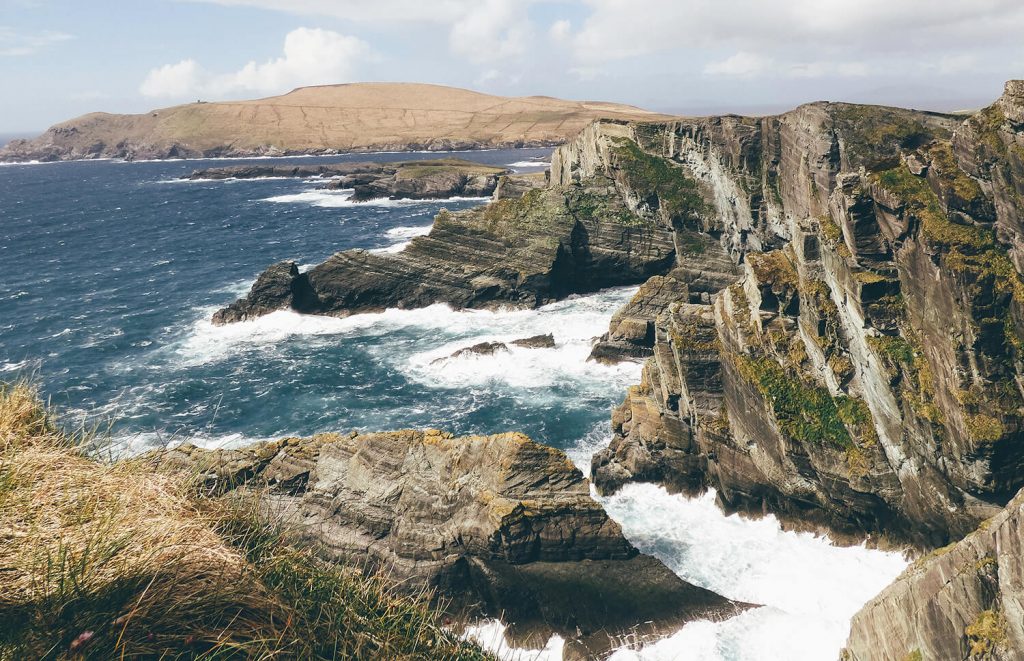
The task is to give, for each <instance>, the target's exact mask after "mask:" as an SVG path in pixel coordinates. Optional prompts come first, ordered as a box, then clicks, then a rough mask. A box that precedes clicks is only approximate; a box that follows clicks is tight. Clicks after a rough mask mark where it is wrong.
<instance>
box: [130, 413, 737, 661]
mask: <svg viewBox="0 0 1024 661" xmlns="http://www.w3.org/2000/svg"><path fill="white" fill-rule="evenodd" d="M140 461H145V462H149V463H151V464H153V465H155V466H156V467H157V468H158V469H160V470H164V471H186V472H191V473H196V474H198V476H199V480H200V484H202V485H204V486H205V488H207V489H208V490H210V492H212V493H226V492H229V491H232V490H238V489H245V490H250V491H252V492H254V493H257V494H259V497H260V498H261V502H262V503H263V505H264V506H265V508H266V509H267V511H269V512H271V513H272V514H273V515H274V516H275V517H276V518H277V519H278V520H280V521H281V522H282V523H283V524H285V525H286V526H287V528H288V529H289V530H291V531H292V533H293V534H294V535H296V536H297V538H298V539H299V540H301V541H303V542H304V543H306V544H309V545H310V546H311V547H313V548H316V549H321V550H322V553H323V555H324V557H325V558H327V559H332V560H338V561H344V562H346V563H350V564H351V563H354V564H356V565H359V566H365V567H366V568H367V569H368V570H374V569H378V568H380V569H384V570H386V571H387V572H388V573H389V574H390V575H391V576H393V577H394V578H395V579H396V581H398V582H399V584H400V585H401V586H402V587H403V588H404V589H409V590H413V591H416V590H421V589H423V588H430V589H435V590H438V591H439V592H440V594H441V595H442V596H443V597H444V598H446V599H450V600H451V602H450V604H449V609H450V610H451V611H452V612H453V614H457V615H462V616H464V617H478V616H482V615H489V616H502V617H503V618H504V619H505V620H506V621H508V622H511V623H512V624H513V630H514V631H515V632H516V634H517V636H518V637H519V639H520V640H526V639H528V638H529V637H530V635H532V634H536V635H537V636H539V639H545V638H546V635H547V634H550V633H551V632H552V631H554V632H558V633H560V634H562V635H563V636H566V637H567V638H568V639H570V640H572V641H574V645H575V646H576V647H577V648H578V651H581V652H582V653H584V654H585V655H586V656H596V655H599V654H600V653H602V652H604V651H606V650H608V649H609V647H610V646H611V645H613V640H615V637H617V636H621V635H624V634H626V633H629V632H634V633H636V634H637V635H639V636H641V637H643V636H649V635H654V634H656V633H658V632H662V631H670V630H674V629H675V628H678V627H679V626H680V625H681V623H683V622H685V621H688V620H692V619H696V618H719V617H725V616H728V615H731V614H734V613H736V612H737V611H738V609H740V608H742V605H739V604H735V603H733V602H730V601H729V600H727V599H725V598H723V597H721V596H719V595H716V594H714V593H712V592H709V591H707V590H704V589H701V588H698V587H695V586H693V585H690V584H688V583H686V582H684V581H682V580H681V579H680V578H679V577H677V576H676V575H675V574H674V573H672V572H671V571H670V570H669V569H668V568H667V567H665V566H664V565H663V564H662V563H661V562H660V561H658V560H656V559H654V558H652V557H650V556H647V555H643V554H641V553H639V552H638V551H637V549H636V548H635V547H633V545H632V544H630V543H629V542H628V541H627V540H626V539H625V538H624V537H623V535H622V531H621V529H620V528H619V525H618V524H617V523H615V522H614V521H613V520H611V519H610V518H609V517H608V515H607V514H606V513H605V511H604V510H603V509H602V507H601V506H600V505H599V504H598V503H597V502H595V501H594V500H593V499H592V498H591V497H590V494H589V485H588V482H587V480H586V478H585V477H584V476H583V475H582V473H580V471H579V470H577V469H576V467H575V466H573V465H572V462H570V461H569V459H568V458H567V457H566V456H565V455H564V454H563V453H562V452H560V451H558V450H554V449H551V448H548V447H545V446H542V445H539V444H537V443H534V442H533V441H531V440H530V439H529V438H527V437H526V436H523V435H522V434H499V435H495V436H469V437H462V438H454V437H452V435H451V434H445V433H442V432H438V431H400V432H385V433H371V434H355V433H353V434H350V435H338V434H323V435H319V436H314V437H312V438H307V439H297V438H287V439H283V440H280V441H273V442H268V443H261V444H257V445H254V446H250V447H247V448H242V449H238V450H202V449H199V448H197V447H194V446H191V445H184V446H180V447H178V448H175V449H172V450H160V451H156V452H152V453H149V454H148V455H144V456H143V457H142V458H141V459H140Z"/></svg>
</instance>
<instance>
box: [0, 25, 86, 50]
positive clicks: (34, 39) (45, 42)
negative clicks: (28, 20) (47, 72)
mask: <svg viewBox="0 0 1024 661" xmlns="http://www.w3.org/2000/svg"><path fill="white" fill-rule="evenodd" d="M69 39H74V37H73V36H72V35H70V34H66V33H64V32H55V31H53V30H43V31H41V32H19V31H17V30H15V29H14V28H11V27H7V26H3V25H0V56H6V57H15V56H21V55H32V54H33V53H37V52H39V51H41V50H43V49H44V48H46V47H48V46H52V45H53V44H58V43H60V42H62V41H68V40H69Z"/></svg>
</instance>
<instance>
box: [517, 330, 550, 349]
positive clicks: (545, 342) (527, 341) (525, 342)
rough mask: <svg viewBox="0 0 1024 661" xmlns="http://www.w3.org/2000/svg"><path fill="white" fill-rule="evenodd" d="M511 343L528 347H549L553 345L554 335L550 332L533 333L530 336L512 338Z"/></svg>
mask: <svg viewBox="0 0 1024 661" xmlns="http://www.w3.org/2000/svg"><path fill="white" fill-rule="evenodd" d="M512 344H514V345H515V346H517V347H526V348H528V349H551V348H552V347H554V346H555V336H554V335H552V334H551V333H546V334H543V335H533V336H532V337H524V338H522V339H520V340H512Z"/></svg>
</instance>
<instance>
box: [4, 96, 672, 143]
mask: <svg viewBox="0 0 1024 661" xmlns="http://www.w3.org/2000/svg"><path fill="white" fill-rule="evenodd" d="M663 117H664V116H663V115H659V114H656V113H651V112H648V111H645V110H641V109H639V108H635V107H633V106H626V105H619V104H614V103H602V102H590V101H565V100H562V99H555V98H551V97H546V96H530V97H501V96H491V95H488V94H481V93H479V92H472V91H469V90H463V89H458V88H453V87H444V86H441V85H423V84H417V83H352V84H348V85H325V86H319V87H302V88H299V89H296V90H293V91H292V92H289V93H288V94H284V95H282V96H274V97H270V98H266V99H257V100H254V101H225V102H216V103H203V102H197V103H189V104H186V105H180V106H174V107H171V108H163V109H160V110H154V111H152V112H149V113H145V114H139V115H115V114H110V113H90V114H88V115H83V116H81V117H78V118H76V119H72V120H69V121H67V122H63V123H60V124H57V125H55V126H52V127H51V128H50V129H48V130H47V131H46V132H45V133H43V134H42V135H41V136H39V137H38V138H34V139H31V140H15V141H13V142H12V143H10V144H8V145H7V146H6V147H4V148H3V149H0V161H27V160H41V161H54V160H75V159H90V158H136V159H152V158H195V157H210V156H258V155H287V154H324V153H338V152H360V151H414V150H438V151H440V150H448V149H474V148H488V147H515V146H543V145H552V144H557V143H561V142H564V141H565V140H567V139H568V138H570V137H572V136H573V135H575V134H576V133H577V132H579V130H580V129H581V128H583V127H584V126H585V125H587V124H588V123H589V122H591V121H593V120H594V119H598V118H610V119H616V118H617V119H630V120H635V119H652V120H656V119H658V118H663Z"/></svg>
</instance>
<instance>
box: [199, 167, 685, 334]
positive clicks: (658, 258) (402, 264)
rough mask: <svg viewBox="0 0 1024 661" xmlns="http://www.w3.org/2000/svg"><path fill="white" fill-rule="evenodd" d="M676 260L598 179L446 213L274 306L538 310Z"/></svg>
mask: <svg viewBox="0 0 1024 661" xmlns="http://www.w3.org/2000/svg"><path fill="white" fill-rule="evenodd" d="M674 259H675V245H674V243H673V235H672V232H671V229H670V228H669V227H667V226H665V225H664V224H661V223H658V222H656V221H654V220H648V219H645V218H642V217H639V216H637V215H635V214H634V213H632V212H631V211H630V210H629V208H628V207H627V206H626V205H625V203H624V202H623V201H622V199H621V198H620V197H619V195H618V194H617V193H616V188H615V184H614V182H613V181H612V180H610V179H609V178H607V177H604V176H595V177H591V178H590V179H588V180H587V181H586V182H584V183H582V184H580V185H577V186H573V187H551V188H545V189H533V190H531V191H530V192H528V193H527V194H525V195H524V196H522V197H520V198H506V199H501V200H498V201H496V202H494V203H492V204H490V205H487V206H486V207H480V208H476V209H470V210H466V211H460V212H454V213H453V212H448V211H442V212H441V213H440V214H438V216H437V217H436V218H435V220H434V225H433V227H432V229H431V231H430V234H429V235H427V236H422V237H417V238H415V239H413V240H412V242H411V243H410V244H409V246H408V247H406V248H405V249H404V250H403V251H402V252H400V253H397V254H380V253H373V252H367V251H364V250H350V251H345V252H340V253H336V254H335V255H333V256H332V257H331V258H330V259H328V260H327V261H326V262H324V263H323V264H320V265H318V266H315V267H314V268H312V269H310V270H309V271H307V272H306V273H302V274H298V275H296V276H295V279H294V282H293V284H292V286H291V288H290V290H289V291H291V292H293V294H292V295H291V296H290V297H289V296H283V297H281V299H280V300H279V301H278V304H277V306H276V307H277V308H281V309H283V308H291V309H294V310H296V311H298V312H303V313H308V314H330V315H346V314H351V313H353V312H365V311H371V310H382V309H385V308H416V307H425V306H427V305H431V304H434V303H447V304H449V305H451V306H453V307H460V308H494V307H502V306H513V307H536V306H538V305H542V304H544V303H547V302H550V301H554V300H558V299H561V298H564V297H566V296H568V295H570V294H574V293H581V292H590V291H595V290H598V289H601V288H604V287H612V286H616V285H626V284H634V283H639V282H643V281H644V280H646V279H647V278H649V277H651V276H652V275H654V274H656V273H659V272H662V271H664V270H665V269H666V268H667V267H668V266H670V265H671V264H672V263H673V261H674ZM265 303H266V301H265V300H264V299H262V298H257V299H254V298H253V293H250V295H249V296H248V297H246V298H243V299H240V300H239V301H237V302H235V303H234V304H232V305H231V306H229V307H227V308H225V309H224V310H221V311H219V312H217V313H216V315H215V316H214V322H215V323H228V322H234V321H243V320H246V319H251V318H254V317H255V316H259V315H260V314H265V313H266V312H267V311H268V306H267V305H266V304H265Z"/></svg>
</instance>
